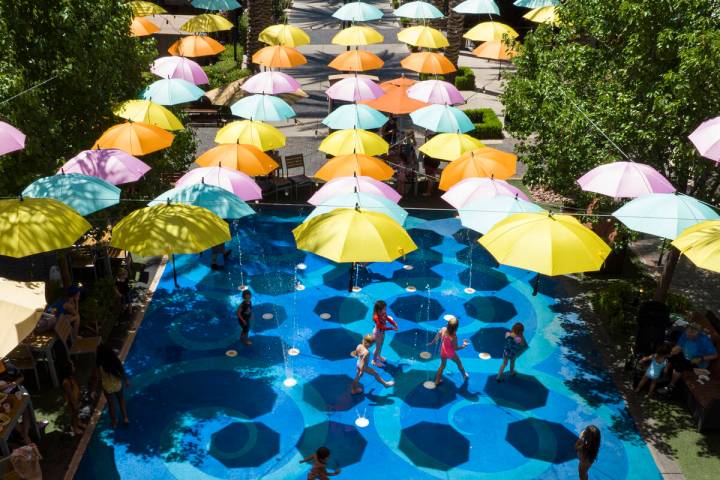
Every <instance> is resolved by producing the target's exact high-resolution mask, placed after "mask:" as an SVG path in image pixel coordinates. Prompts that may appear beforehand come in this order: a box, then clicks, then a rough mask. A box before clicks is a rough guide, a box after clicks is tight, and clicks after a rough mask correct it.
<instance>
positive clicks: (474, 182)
mask: <svg viewBox="0 0 720 480" xmlns="http://www.w3.org/2000/svg"><path fill="white" fill-rule="evenodd" d="M498 195H505V196H510V197H515V196H517V197H518V198H521V199H523V200H526V201H530V199H529V198H528V197H527V195H525V194H524V193H523V192H522V190H520V189H518V188H516V187H513V186H512V185H510V184H509V183H508V182H506V181H505V180H495V179H493V178H481V177H471V178H466V179H465V180H461V181H459V182H458V183H456V184H455V185H453V186H452V187H451V188H450V189H449V190H448V191H447V192H445V193H443V195H442V197H441V198H442V199H443V200H445V201H446V202H447V203H449V204H450V205H452V207H453V208H455V209H458V210H459V209H461V208H463V207H464V206H465V205H468V204H469V203H471V202H473V201H475V200H482V199H487V198H492V197H496V196H498Z"/></svg>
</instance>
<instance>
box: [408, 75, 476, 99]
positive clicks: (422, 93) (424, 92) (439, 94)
mask: <svg viewBox="0 0 720 480" xmlns="http://www.w3.org/2000/svg"><path fill="white" fill-rule="evenodd" d="M407 96H408V97H410V98H414V99H415V100H420V101H421V102H425V103H435V104H438V105H456V104H458V103H465V99H464V98H463V96H462V94H461V93H460V91H459V90H458V89H457V88H455V85H453V84H451V83H448V82H444V81H442V80H425V81H423V82H418V83H416V84H415V85H413V86H412V87H410V88H408V91H407Z"/></svg>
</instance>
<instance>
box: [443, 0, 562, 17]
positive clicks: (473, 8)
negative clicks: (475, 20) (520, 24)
mask: <svg viewBox="0 0 720 480" xmlns="http://www.w3.org/2000/svg"><path fill="white" fill-rule="evenodd" d="M519 1H523V0H519ZM531 1H532V0H531ZM541 1H543V0H541ZM544 1H553V0H544ZM516 5H517V4H516ZM453 10H455V11H456V12H457V13H465V14H470V15H481V14H484V13H489V14H492V15H500V9H499V8H498V6H497V3H495V0H465V1H464V2H462V3H459V4H458V5H456V6H455V7H454V8H453Z"/></svg>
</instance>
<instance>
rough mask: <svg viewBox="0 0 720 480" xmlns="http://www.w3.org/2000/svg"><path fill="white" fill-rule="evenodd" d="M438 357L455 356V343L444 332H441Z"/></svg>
mask: <svg viewBox="0 0 720 480" xmlns="http://www.w3.org/2000/svg"><path fill="white" fill-rule="evenodd" d="M440 358H455V345H454V343H453V339H452V337H451V336H450V335H448V334H447V333H446V332H443V334H442V340H441V343H440Z"/></svg>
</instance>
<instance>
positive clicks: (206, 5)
mask: <svg viewBox="0 0 720 480" xmlns="http://www.w3.org/2000/svg"><path fill="white" fill-rule="evenodd" d="M192 6H193V7H195V8H202V9H203V10H212V11H214V12H227V11H228V10H235V9H236V8H240V6H241V5H240V3H238V2H237V0H193V1H192Z"/></svg>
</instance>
